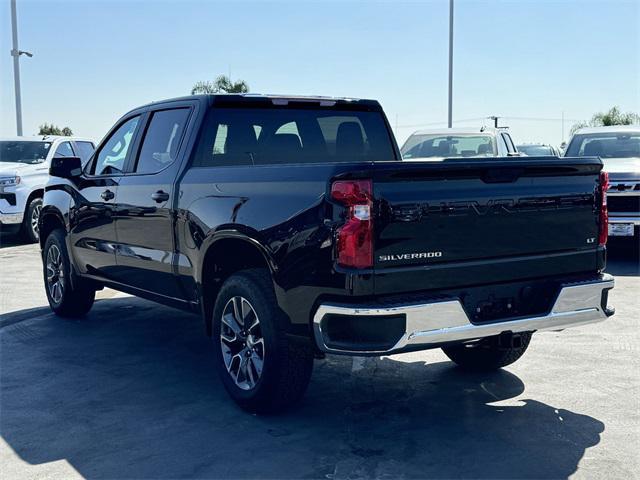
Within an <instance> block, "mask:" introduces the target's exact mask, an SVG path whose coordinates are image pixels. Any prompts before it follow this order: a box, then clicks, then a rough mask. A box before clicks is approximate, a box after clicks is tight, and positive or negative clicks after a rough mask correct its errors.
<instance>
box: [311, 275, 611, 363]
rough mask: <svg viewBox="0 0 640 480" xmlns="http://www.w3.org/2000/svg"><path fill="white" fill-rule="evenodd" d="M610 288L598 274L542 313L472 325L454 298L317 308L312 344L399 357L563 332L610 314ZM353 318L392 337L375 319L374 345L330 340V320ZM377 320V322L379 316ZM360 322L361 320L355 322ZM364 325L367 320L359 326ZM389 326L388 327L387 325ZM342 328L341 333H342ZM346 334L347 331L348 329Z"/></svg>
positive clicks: (572, 286) (569, 287)
mask: <svg viewBox="0 0 640 480" xmlns="http://www.w3.org/2000/svg"><path fill="white" fill-rule="evenodd" d="M613 286H614V279H613V277H612V276H611V275H608V274H604V275H601V277H600V278H599V279H595V280H593V281H588V282H580V283H569V284H565V285H563V286H562V288H561V290H560V293H559V294H558V297H557V299H556V301H555V302H554V304H553V307H552V308H551V311H550V312H549V313H548V314H547V315H543V316H536V317H530V318H517V319H512V320H503V321H496V322H492V323H483V324H474V323H472V322H471V321H470V320H469V317H468V316H467V314H466V312H465V310H464V308H463V307H462V304H461V303H460V301H459V300H455V299H454V300H444V301H434V302H429V303H412V304H407V305H400V306H398V305H394V306H391V307H379V306H367V305H356V306H354V305H344V304H333V303H325V304H321V305H320V306H319V307H318V309H317V311H316V313H315V315H314V317H313V330H314V336H315V341H316V344H317V345H318V347H319V348H320V350H322V351H323V352H327V353H339V354H350V355H372V354H373V355H375V354H390V353H399V352H402V351H409V350H421V349H425V350H426V349H429V348H434V347H438V346H439V345H443V344H447V343H451V342H464V341H471V340H476V339H480V338H484V337H490V336H493V335H499V334H501V333H504V332H512V333H518V332H529V331H539V330H562V329H565V328H569V327H574V326H578V325H585V324H588V323H594V322H599V321H602V320H605V319H606V318H607V317H609V316H611V315H613V312H614V310H613V309H611V308H609V307H607V305H606V302H607V292H608V290H610V289H612V288H613ZM356 317H370V318H371V317H373V318H374V319H378V320H380V321H384V320H383V318H384V317H387V318H389V322H390V324H389V326H390V327H392V328H390V330H392V331H394V332H395V333H393V334H392V336H391V337H387V338H386V339H381V338H380V328H379V325H380V321H376V322H372V325H373V324H377V326H375V327H374V329H376V331H375V332H374V334H373V337H376V338H375V341H373V342H370V343H367V342H366V341H365V342H362V343H358V341H357V340H356V341H348V340H345V338H341V339H338V340H337V341H336V339H335V338H333V339H332V338H331V332H330V331H329V328H328V327H329V323H328V322H329V321H331V322H332V323H333V324H335V323H336V322H339V321H340V319H342V320H343V321H346V322H349V321H352V320H358V318H356ZM379 317H382V318H379ZM398 317H404V327H403V328H401V329H400V330H398V325H397V319H398ZM360 320H364V319H363V318H360ZM364 323H365V324H366V321H365V322H364ZM353 325H355V327H352V328H351V329H350V333H351V334H352V335H353V336H354V338H372V335H371V334H370V333H369V332H365V331H361V332H358V328H362V325H363V322H362V321H355V322H353ZM392 325H393V326H392ZM342 330H344V329H342ZM347 330H349V329H347Z"/></svg>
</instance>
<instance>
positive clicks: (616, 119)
mask: <svg viewBox="0 0 640 480" xmlns="http://www.w3.org/2000/svg"><path fill="white" fill-rule="evenodd" d="M634 123H640V115H638V114H637V113H633V112H626V113H622V112H621V111H620V109H619V108H618V107H613V108H611V109H609V111H608V112H598V113H596V114H595V115H594V116H593V117H591V120H589V121H588V122H579V123H576V124H574V125H573V127H571V134H572V135H573V134H574V133H575V132H576V130H578V129H580V128H583V127H609V126H611V125H632V124H634Z"/></svg>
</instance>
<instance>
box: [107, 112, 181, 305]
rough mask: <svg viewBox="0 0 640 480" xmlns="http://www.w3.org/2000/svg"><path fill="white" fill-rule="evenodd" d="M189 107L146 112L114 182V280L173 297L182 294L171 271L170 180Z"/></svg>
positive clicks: (174, 173) (174, 172) (175, 169)
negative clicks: (137, 144)
mask: <svg viewBox="0 0 640 480" xmlns="http://www.w3.org/2000/svg"><path fill="white" fill-rule="evenodd" d="M192 110H193V108H192V106H190V105H188V104H187V105H182V106H179V107H177V108H164V109H158V110H152V111H150V112H149V113H148V116H147V121H146V126H145V130H144V134H143V136H142V139H141V142H140V147H139V150H138V152H136V154H135V155H134V156H132V158H131V162H130V165H129V168H128V170H129V172H128V173H127V175H125V176H123V177H122V179H121V180H120V184H119V186H118V206H117V220H116V231H117V236H118V248H117V264H118V268H117V279H118V281H120V282H121V283H124V284H127V285H130V286H133V287H136V288H139V289H142V290H146V291H149V292H153V293H156V294H160V295H163V296H167V297H173V298H180V297H181V296H182V295H181V293H180V289H179V287H178V282H177V280H176V277H175V276H174V273H173V262H174V252H175V241H174V232H173V221H174V210H173V203H174V194H175V190H174V183H175V180H176V177H177V174H178V170H179V168H180V163H181V162H180V159H181V158H182V157H181V155H182V151H183V150H184V149H183V140H184V136H185V132H186V126H187V123H188V121H189V117H190V115H191V113H192Z"/></svg>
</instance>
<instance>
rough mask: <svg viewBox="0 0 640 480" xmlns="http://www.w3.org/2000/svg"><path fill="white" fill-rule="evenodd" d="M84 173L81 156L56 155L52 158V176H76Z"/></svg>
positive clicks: (50, 172)
mask: <svg viewBox="0 0 640 480" xmlns="http://www.w3.org/2000/svg"><path fill="white" fill-rule="evenodd" d="M80 174H82V160H80V157H55V158H53V159H51V165H50V166H49V175H51V176H52V177H61V178H75V177H79V176H80Z"/></svg>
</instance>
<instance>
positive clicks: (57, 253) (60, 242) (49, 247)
mask: <svg viewBox="0 0 640 480" xmlns="http://www.w3.org/2000/svg"><path fill="white" fill-rule="evenodd" d="M43 270H44V272H43V273H44V285H45V290H46V292H47V300H49V306H50V307H51V310H53V311H54V312H55V313H56V314H57V315H60V316H61V317H81V316H83V315H85V314H86V313H87V312H88V311H89V310H90V309H91V306H92V305H93V301H94V299H95V294H96V291H95V290H94V289H92V288H89V287H86V286H84V285H80V282H79V281H75V282H72V281H71V262H70V260H69V254H68V252H67V245H66V243H65V235H64V232H63V231H62V230H60V229H56V230H54V231H52V232H51V234H49V236H48V237H47V241H46V242H45V244H44V250H43Z"/></svg>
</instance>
